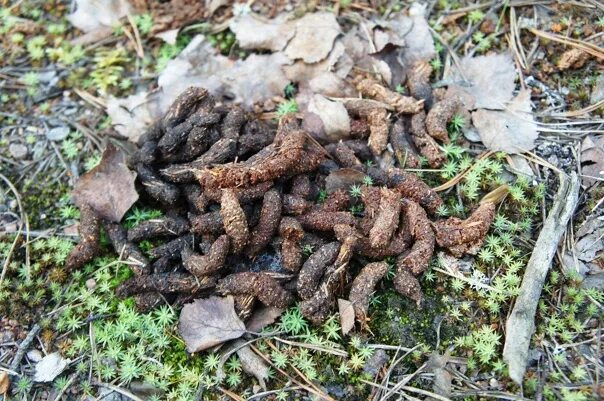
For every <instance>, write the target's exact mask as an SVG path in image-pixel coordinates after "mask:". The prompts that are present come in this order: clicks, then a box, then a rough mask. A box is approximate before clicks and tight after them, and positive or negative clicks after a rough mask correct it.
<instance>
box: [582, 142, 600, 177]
mask: <svg viewBox="0 0 604 401" xmlns="http://www.w3.org/2000/svg"><path fill="white" fill-rule="evenodd" d="M581 172H582V174H583V185H585V186H591V185H593V184H595V183H596V182H598V180H600V181H601V180H602V179H604V135H600V136H598V137H594V136H587V137H585V139H584V140H583V144H582V151H581Z"/></svg>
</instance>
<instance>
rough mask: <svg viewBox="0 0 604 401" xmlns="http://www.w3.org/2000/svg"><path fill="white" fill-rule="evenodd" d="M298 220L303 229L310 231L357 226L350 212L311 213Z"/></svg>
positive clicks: (299, 217) (301, 216)
mask: <svg viewBox="0 0 604 401" xmlns="http://www.w3.org/2000/svg"><path fill="white" fill-rule="evenodd" d="M296 219H298V221H299V222H300V224H302V228H304V229H305V230H309V231H332V230H333V227H334V226H335V225H336V224H348V225H355V224H356V219H355V217H354V216H353V215H352V214H351V213H350V212H323V211H318V212H310V213H306V214H303V215H300V216H298V217H296Z"/></svg>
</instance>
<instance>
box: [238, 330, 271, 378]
mask: <svg viewBox="0 0 604 401" xmlns="http://www.w3.org/2000/svg"><path fill="white" fill-rule="evenodd" d="M242 344H243V341H241V340H238V341H237V342H236V346H241V345H242ZM237 356H238V357H239V360H240V361H241V367H242V368H243V370H244V372H246V373H247V374H250V375H253V376H254V377H255V378H256V379H257V380H258V383H260V386H261V387H262V388H263V389H264V390H266V382H265V381H266V379H268V376H269V367H268V365H267V364H266V362H264V359H262V358H260V357H259V356H258V355H257V354H256V353H255V352H254V351H252V349H251V348H250V347H249V346H248V345H245V346H243V347H241V348H239V349H238V350H237Z"/></svg>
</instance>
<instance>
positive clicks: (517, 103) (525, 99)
mask: <svg viewBox="0 0 604 401" xmlns="http://www.w3.org/2000/svg"><path fill="white" fill-rule="evenodd" d="M530 97H531V92H530V90H524V91H521V92H520V93H519V94H518V95H517V96H516V97H515V98H514V99H513V100H512V101H511V102H510V103H509V104H508V106H507V110H506V111H492V110H484V109H479V110H477V111H475V112H473V113H472V121H473V123H474V126H475V127H476V129H477V130H478V133H479V134H480V138H481V139H482V142H483V143H484V145H485V146H486V147H487V148H489V149H491V150H494V151H504V152H507V153H522V152H526V151H528V150H531V149H533V148H534V147H535V140H536V139H537V136H538V135H539V133H538V132H537V125H536V124H535V122H534V120H533V116H532V114H531V107H532V103H531V98H530Z"/></svg>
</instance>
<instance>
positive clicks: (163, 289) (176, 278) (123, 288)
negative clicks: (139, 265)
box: [116, 273, 216, 298]
mask: <svg viewBox="0 0 604 401" xmlns="http://www.w3.org/2000/svg"><path fill="white" fill-rule="evenodd" d="M214 285H216V277H213V276H206V277H203V279H199V278H197V277H195V276H193V275H191V274H189V273H161V274H147V275H142V276H135V277H131V278H129V279H127V280H126V281H124V282H123V283H122V284H120V285H119V286H118V287H117V290H116V293H117V296H118V297H120V298H125V297H129V296H131V295H134V294H138V293H144V292H159V293H161V294H169V293H174V292H189V293H190V292H194V291H198V290H200V289H203V288H210V287H213V286H214Z"/></svg>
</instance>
